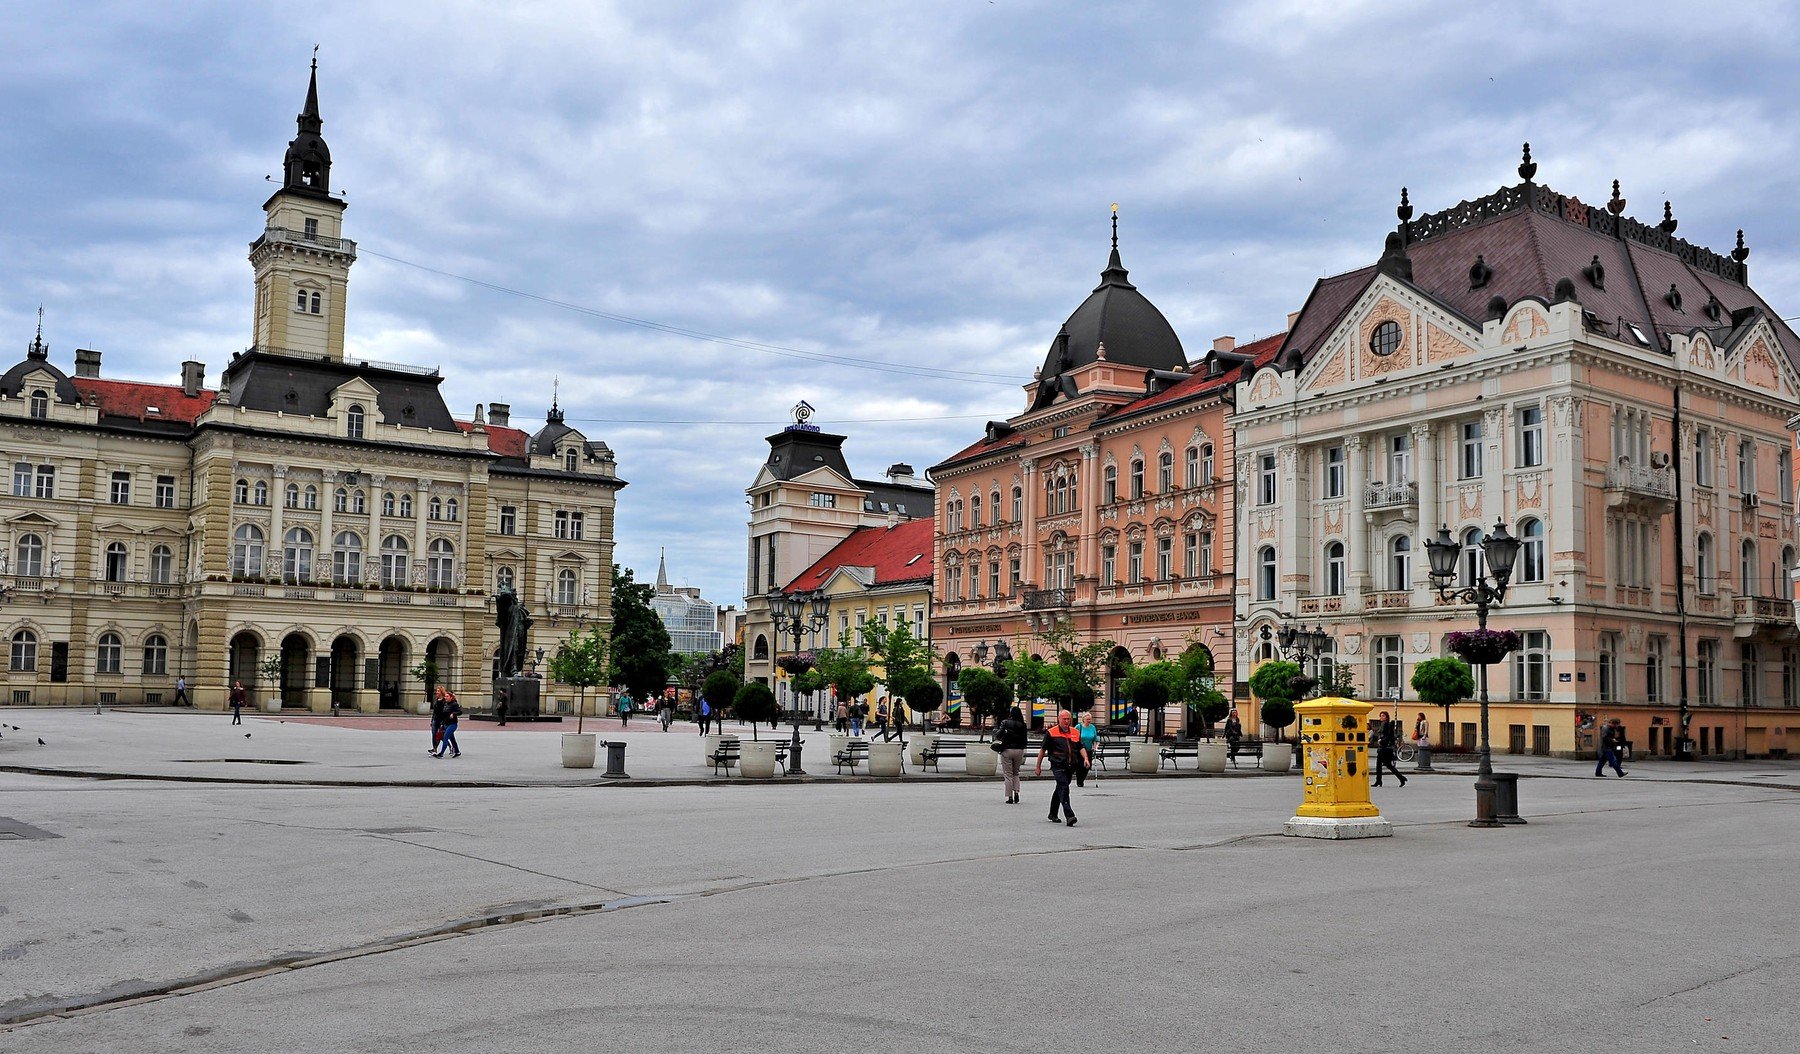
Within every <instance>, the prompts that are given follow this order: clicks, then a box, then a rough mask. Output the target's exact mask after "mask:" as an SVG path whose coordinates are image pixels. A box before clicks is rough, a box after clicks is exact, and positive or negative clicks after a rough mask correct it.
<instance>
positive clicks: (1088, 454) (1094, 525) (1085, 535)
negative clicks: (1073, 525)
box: [1075, 443, 1100, 578]
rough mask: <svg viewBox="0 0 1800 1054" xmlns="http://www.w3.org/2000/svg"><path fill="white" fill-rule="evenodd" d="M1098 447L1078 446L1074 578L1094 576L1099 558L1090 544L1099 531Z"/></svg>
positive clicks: (1091, 444) (1096, 573) (1093, 546)
mask: <svg viewBox="0 0 1800 1054" xmlns="http://www.w3.org/2000/svg"><path fill="white" fill-rule="evenodd" d="M1099 463H1100V446H1099V444H1098V443H1083V444H1082V446H1081V475H1080V477H1078V478H1077V480H1076V487H1077V490H1076V494H1078V495H1079V496H1080V501H1081V537H1079V538H1077V539H1075V574H1076V576H1077V577H1086V578H1098V577H1099V576H1100V568H1099V567H1098V566H1096V565H1097V564H1098V563H1099V560H1100V554H1099V547H1098V546H1096V545H1093V544H1090V543H1091V542H1092V540H1093V537H1094V535H1095V533H1096V532H1097V531H1098V530H1099V524H1098V522H1097V521H1098V518H1099V515H1100V471H1099Z"/></svg>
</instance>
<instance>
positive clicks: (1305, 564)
mask: <svg viewBox="0 0 1800 1054" xmlns="http://www.w3.org/2000/svg"><path fill="white" fill-rule="evenodd" d="M1275 465H1276V470H1277V471H1278V472H1279V473H1280V475H1279V476H1278V477H1277V479H1276V483H1275V485H1276V487H1277V488H1279V489H1278V490H1277V492H1276V493H1277V496H1278V499H1279V500H1278V501H1277V508H1281V507H1282V506H1284V505H1285V506H1286V508H1285V510H1284V511H1285V513H1286V514H1285V515H1283V516H1282V517H1281V524H1280V526H1279V527H1278V528H1277V529H1276V531H1277V533H1276V536H1275V539H1276V540H1275V544H1276V550H1275V576H1276V583H1275V599H1276V603H1277V605H1278V606H1279V607H1280V608H1281V609H1282V610H1284V611H1287V612H1290V613H1292V612H1294V611H1296V610H1298V608H1297V604H1296V601H1295V598H1296V597H1297V596H1298V594H1300V593H1301V592H1303V591H1305V589H1306V586H1307V584H1308V583H1309V582H1310V580H1311V574H1310V571H1311V569H1312V557H1311V555H1310V554H1307V553H1302V552H1301V551H1300V549H1301V545H1302V543H1303V542H1304V540H1305V532H1303V531H1302V530H1301V529H1300V521H1301V520H1303V519H1310V518H1311V510H1312V503H1311V502H1309V501H1308V500H1307V498H1308V495H1307V494H1306V492H1305V490H1304V489H1303V487H1302V476H1301V473H1300V448H1299V447H1298V446H1296V445H1295V444H1293V443H1283V444H1282V445H1281V446H1279V447H1277V448H1276V450H1275Z"/></svg>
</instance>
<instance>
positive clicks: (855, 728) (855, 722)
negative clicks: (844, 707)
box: [850, 699, 869, 736]
mask: <svg viewBox="0 0 1800 1054" xmlns="http://www.w3.org/2000/svg"><path fill="white" fill-rule="evenodd" d="M868 713H869V704H868V703H865V702H863V701H862V700H861V699H858V700H857V701H856V702H854V703H851V704H850V734H851V735H853V736H860V735H862V734H863V718H864V717H866V716H867V715H868Z"/></svg>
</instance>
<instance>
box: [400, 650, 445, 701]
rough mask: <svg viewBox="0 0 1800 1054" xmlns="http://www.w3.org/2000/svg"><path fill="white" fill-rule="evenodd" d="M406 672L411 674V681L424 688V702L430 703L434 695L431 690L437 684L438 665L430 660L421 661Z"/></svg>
mask: <svg viewBox="0 0 1800 1054" xmlns="http://www.w3.org/2000/svg"><path fill="white" fill-rule="evenodd" d="M406 672H407V673H410V674H412V677H413V680H415V681H418V682H419V683H420V684H421V685H422V686H424V688H425V701H426V702H430V701H431V699H432V696H433V694H434V693H433V689H435V688H436V687H437V683H438V664H437V663H435V662H432V661H431V660H430V659H421V660H419V661H418V662H417V663H415V664H414V665H413V668H412V669H410V670H408V671H406Z"/></svg>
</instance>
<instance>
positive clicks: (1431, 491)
mask: <svg viewBox="0 0 1800 1054" xmlns="http://www.w3.org/2000/svg"><path fill="white" fill-rule="evenodd" d="M1437 437H1438V428H1437V425H1436V424H1432V423H1426V424H1416V425H1413V426H1412V441H1413V478H1414V479H1416V480H1417V481H1418V484H1419V531H1418V536H1417V537H1415V538H1414V539H1413V546H1414V548H1416V549H1419V551H1420V552H1421V553H1423V552H1424V550H1423V548H1420V547H1421V546H1423V545H1424V542H1425V539H1427V538H1430V537H1433V536H1434V535H1436V534H1437V529H1438V525H1439V524H1440V523H1442V522H1443V520H1442V517H1441V516H1440V514H1439V512H1438V509H1439V507H1440V506H1441V505H1442V503H1443V497H1444V485H1443V483H1441V482H1440V481H1439V480H1438V449H1437V446H1438V444H1437ZM1490 475H1491V474H1490Z"/></svg>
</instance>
